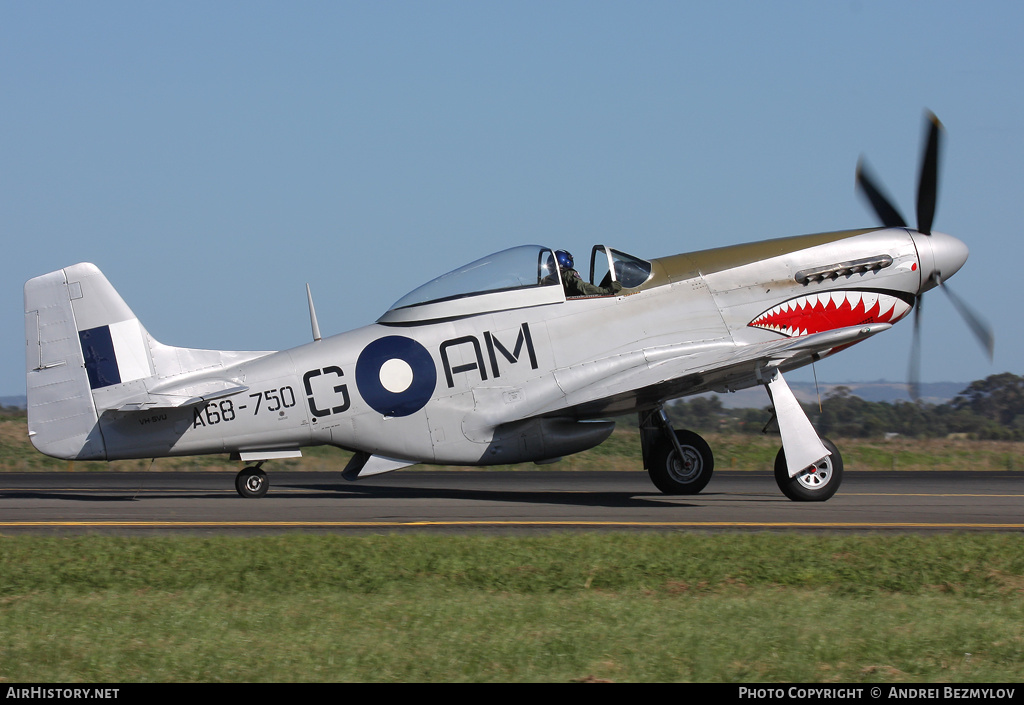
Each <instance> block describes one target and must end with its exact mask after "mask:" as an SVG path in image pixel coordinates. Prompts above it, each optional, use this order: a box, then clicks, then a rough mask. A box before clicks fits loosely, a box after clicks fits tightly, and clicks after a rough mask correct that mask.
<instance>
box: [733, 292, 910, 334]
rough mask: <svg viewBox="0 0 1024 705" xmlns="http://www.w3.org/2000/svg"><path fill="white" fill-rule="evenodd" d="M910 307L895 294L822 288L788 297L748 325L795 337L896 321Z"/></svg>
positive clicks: (905, 313)
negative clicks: (791, 297)
mask: <svg viewBox="0 0 1024 705" xmlns="http://www.w3.org/2000/svg"><path fill="white" fill-rule="evenodd" d="M910 309H911V304H910V303H908V302H907V301H905V300H904V299H902V298H901V297H899V296H896V295H894V294H889V293H884V292H878V291H825V292H821V293H819V294H807V295H805V296H798V297H796V298H793V299H790V300H789V301H786V302H784V303H781V304H779V305H778V306H775V307H773V308H771V309H768V310H767V311H765V312H764V313H762V314H761V315H760V316H758V317H757V318H755V319H754V320H752V321H751V322H750V323H749V324H748V325H750V326H751V327H753V328H763V329H764V330H770V331H774V332H776V333H781V334H782V335H785V336H789V337H796V336H801V335H810V334H812V333H821V332H824V331H828V330H835V329H837V328H846V327H848V326H859V325H864V324H866V323H895V322H896V321H898V320H900V319H901V318H903V317H904V316H906V315H907V313H908V312H909V311H910Z"/></svg>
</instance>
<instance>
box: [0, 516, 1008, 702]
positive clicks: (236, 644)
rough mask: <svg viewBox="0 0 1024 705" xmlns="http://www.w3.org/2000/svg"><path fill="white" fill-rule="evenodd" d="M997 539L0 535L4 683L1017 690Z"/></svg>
mask: <svg viewBox="0 0 1024 705" xmlns="http://www.w3.org/2000/svg"><path fill="white" fill-rule="evenodd" d="M1021 548H1022V545H1021V537H1019V536H1017V535H1013V534H944V535H934V536H912V535H895V536H894V535H885V536H875V535H824V534H822V535H811V536H807V535H794V534H785V533H779V534H776V533H761V534H718V535H708V534H701V533H643V534H641V533H637V534H582V533H564V534H556V535H544V536H534V537H515V536H511V537H510V536H504V537H483V536H477V537H465V536H437V535H430V536H428V535H420V534H395V535H384V536H361V537H352V536H334V535H308V534H288V535H281V536H263V537H259V538H254V537H237V538H232V537H222V538H198V537H150V538H127V537H102V536H78V537H38V536H17V537H13V536H8V537H0V679H2V680H6V681H8V682H29V681H31V682H76V681H77V682H85V681H91V682H140V681H175V682H179V681H203V682H212V681H233V682H237V681H247V682H248V681H424V682H426V681H443V682H453V681H545V682H567V681H586V680H611V681H619V682H630V681H633V682H636V681H646V682H650V681H711V682H717V681H744V682H869V681H870V682H873V681H908V682H915V681H918V682H920V681H927V682H943V681H956V682H962V681H985V682H1019V681H1020V680H1021V679H1022V677H1024V601H1022V600H1021V597H1022V595H1024V551H1022V550H1021Z"/></svg>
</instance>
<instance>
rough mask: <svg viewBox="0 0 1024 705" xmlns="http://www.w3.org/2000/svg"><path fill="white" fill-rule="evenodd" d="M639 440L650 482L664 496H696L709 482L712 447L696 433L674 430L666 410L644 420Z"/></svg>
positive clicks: (644, 417) (713, 463)
mask: <svg viewBox="0 0 1024 705" xmlns="http://www.w3.org/2000/svg"><path fill="white" fill-rule="evenodd" d="M640 438H641V446H642V447H643V452H644V465H645V466H646V467H647V473H648V474H649V475H650V477H651V482H653V483H654V486H655V487H657V488H658V489H659V490H661V491H662V492H664V493H665V494H677V495H678V494H697V493H699V492H700V491H701V490H703V489H704V488H705V487H706V486H707V484H708V482H710V480H711V474H712V472H714V469H715V458H714V455H713V454H712V453H711V447H710V446H708V444H707V442H706V441H705V440H704V439H703V438H701V437H700V436H699V435H697V434H696V433H694V432H693V431H676V430H675V429H673V428H672V424H671V422H669V420H668V416H667V415H666V414H665V411H664V409H661V408H658V409H657V410H655V411H651V412H648V413H646V414H643V415H642V416H641V422H640Z"/></svg>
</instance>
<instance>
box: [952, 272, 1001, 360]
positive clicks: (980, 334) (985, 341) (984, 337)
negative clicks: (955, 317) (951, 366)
mask: <svg viewBox="0 0 1024 705" xmlns="http://www.w3.org/2000/svg"><path fill="white" fill-rule="evenodd" d="M938 279H939V285H940V286H941V287H942V290H943V291H945V292H946V295H947V296H949V300H950V301H952V302H953V306H954V307H956V310H957V312H958V313H959V314H960V317H961V318H963V319H964V322H965V323H967V326H968V327H969V328H970V329H971V332H972V333H974V337H975V338H976V339H977V340H978V342H979V343H980V344H981V347H983V348H984V349H985V352H986V353H988V359H989V360H990V361H991V360H992V358H993V355H994V354H995V349H996V336H995V333H993V332H992V327H991V326H990V325H989V324H988V323H986V322H985V321H984V320H983V319H982V318H981V317H980V316H979V315H978V314H976V313H975V312H974V311H973V310H971V308H970V306H968V305H967V304H966V303H965V302H964V301H962V300H961V299H960V297H959V296H957V295H956V294H954V293H953V290H952V289H950V288H949V287H948V286H946V282H944V281H942V279H941V277H940V278H938Z"/></svg>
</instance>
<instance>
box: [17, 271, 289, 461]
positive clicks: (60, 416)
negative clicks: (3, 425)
mask: <svg viewBox="0 0 1024 705" xmlns="http://www.w3.org/2000/svg"><path fill="white" fill-rule="evenodd" d="M25 340H26V346H25V360H26V365H25V367H26V382H27V387H28V432H29V438H30V439H31V440H32V444H33V445H34V446H35V447H36V449H37V450H39V451H40V452H42V453H46V454H47V455H52V456H54V457H57V458H65V459H69V460H104V459H106V458H108V457H122V456H123V455H124V453H123V448H115V447H107V446H106V443H105V441H104V435H103V428H104V425H103V423H101V419H103V418H104V414H105V412H107V411H112V412H131V411H142V410H145V409H152V408H159V407H163V408H170V407H179V406H186V405H190V404H195V403H200V402H203V401H204V400H206V399H212V398H217V397H218V396H224V395H227V394H234V393H238V392H240V391H244V390H245V389H246V387H245V386H244V385H242V383H241V382H240V381H239V380H237V379H234V378H233V377H231V376H230V374H229V372H228V371H229V370H230V369H231V368H233V367H236V366H237V365H239V364H241V363H243V362H246V361H248V360H253V359H256V358H258V357H263V356H264V355H268V354H270V353H269V352H244V351H230V350H198V349H193V348H176V347H172V346H169V345H162V344H160V343H159V342H157V341H156V340H154V339H153V337H152V336H150V334H149V333H148V332H147V331H146V329H145V328H144V327H143V326H142V323H141V322H139V319H138V318H136V316H135V314H134V313H132V310H131V309H130V308H128V304H126V303H125V302H124V300H123V299H122V298H121V296H120V295H119V294H118V293H117V291H115V290H114V287H113V286H111V284H110V282H109V281H107V278H106V277H105V276H103V273H102V272H100V270H99V269H98V268H97V267H96V266H95V265H92V264H76V265H73V266H71V267H65V268H64V269H59V270H57V271H56V272H50V273H49V274H44V275H43V276H41V277H36V278H35V279H30V280H29V281H28V282H27V283H26V284H25ZM112 442H113V443H114V445H118V441H117V440H116V439H115V440H113V441H112ZM145 457H149V456H145Z"/></svg>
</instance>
